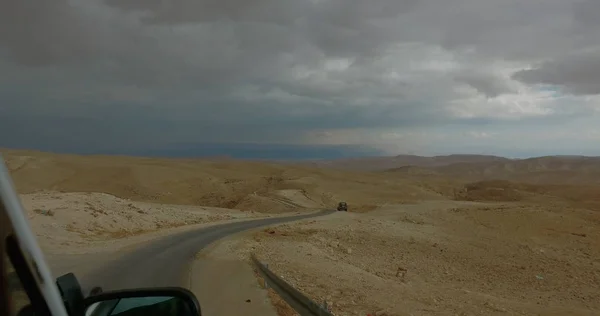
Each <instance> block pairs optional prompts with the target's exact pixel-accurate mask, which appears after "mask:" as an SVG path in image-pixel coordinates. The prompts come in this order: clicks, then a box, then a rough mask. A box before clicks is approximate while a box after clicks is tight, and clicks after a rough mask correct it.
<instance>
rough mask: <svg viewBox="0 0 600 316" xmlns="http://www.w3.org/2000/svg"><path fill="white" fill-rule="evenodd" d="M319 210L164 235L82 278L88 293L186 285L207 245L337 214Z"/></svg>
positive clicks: (81, 280) (83, 285)
mask: <svg viewBox="0 0 600 316" xmlns="http://www.w3.org/2000/svg"><path fill="white" fill-rule="evenodd" d="M334 212H335V211H330V210H324V211H321V212H317V213H311V214H303V215H296V216H289V217H278V218H267V219H258V220H250V221H243V222H236V223H228V224H221V225H215V226H211V227H206V228H202V229H198V230H193V231H187V232H184V233H179V234H174V235H170V236H167V237H163V238H160V239H158V240H156V241H153V242H150V243H147V244H144V245H143V246H141V247H140V248H138V249H136V250H134V251H132V252H130V253H128V254H126V255H123V256H121V257H119V258H116V259H115V260H114V261H111V262H110V263H108V264H106V265H104V266H102V267H100V268H99V269H97V270H95V271H94V272H93V273H86V275H83V276H82V277H79V276H78V278H79V279H80V282H81V284H82V287H83V289H84V291H86V292H85V293H87V292H88V290H89V289H91V287H93V286H101V287H102V288H103V289H104V290H105V291H108V290H116V289H123V288H134V287H154V286H183V287H185V284H186V280H185V278H186V277H189V276H188V271H189V269H188V267H189V264H190V263H191V262H192V260H193V258H194V256H195V255H196V254H197V253H198V252H199V251H200V250H201V249H202V248H204V247H206V246H207V245H209V244H211V243H213V242H215V241H217V240H219V239H221V238H223V237H226V236H228V235H231V234H235V233H239V232H242V231H245V230H249V229H254V228H259V227H261V226H267V225H273V224H281V223H285V222H291V221H296V220H302V219H308V218H313V217H319V216H324V215H328V214H331V213H334Z"/></svg>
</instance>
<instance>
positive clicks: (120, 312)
mask: <svg viewBox="0 0 600 316" xmlns="http://www.w3.org/2000/svg"><path fill="white" fill-rule="evenodd" d="M83 305H84V310H85V313H84V315H85V316H137V315H140V316H148V315H153V316H201V315H202V313H201V311H200V304H199V303H198V300H197V299H196V296H195V295H194V294H193V293H192V292H190V291H189V290H186V289H184V288H181V287H162V288H146V289H132V290H119V291H110V292H102V293H98V294H95V295H93V296H90V297H87V298H86V299H85V300H84V302H83Z"/></svg>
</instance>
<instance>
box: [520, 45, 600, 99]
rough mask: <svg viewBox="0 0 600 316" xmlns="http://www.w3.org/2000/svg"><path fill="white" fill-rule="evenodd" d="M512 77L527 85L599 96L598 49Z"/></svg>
mask: <svg viewBox="0 0 600 316" xmlns="http://www.w3.org/2000/svg"><path fill="white" fill-rule="evenodd" d="M514 77H515V78H516V79H518V80H521V81H523V82H525V83H528V84H550V85H556V86H558V87H561V88H562V89H563V90H564V91H565V92H567V93H573V94H600V49H599V50H594V51H591V52H586V53H584V54H572V55H568V56H566V57H564V58H560V59H556V60H552V61H548V62H545V63H542V64H541V65H540V66H539V67H537V68H534V69H530V70H523V71H520V72H517V73H516V74H515V75H514Z"/></svg>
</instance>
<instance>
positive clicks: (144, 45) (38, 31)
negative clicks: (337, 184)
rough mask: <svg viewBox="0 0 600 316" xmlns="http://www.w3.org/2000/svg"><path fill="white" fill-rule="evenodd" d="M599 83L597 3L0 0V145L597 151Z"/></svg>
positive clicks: (510, 153)
mask: <svg viewBox="0 0 600 316" xmlns="http://www.w3.org/2000/svg"><path fill="white" fill-rule="evenodd" d="M599 94H600V1H597V0H528V1H523V0H369V1H360V0H73V1H69V0H54V1H37V0H19V1H17V0H8V1H2V2H1V3H0V147H20V148H35V149H42V150H52V151H66V152H81V153H127V154H148V153H154V154H157V153H160V154H162V155H170V154H172V155H184V156H185V155H196V154H198V153H201V154H207V155H219V154H223V153H224V152H227V153H231V152H234V153H235V154H234V155H238V156H244V152H246V149H248V148H250V149H253V152H254V154H253V155H255V154H256V151H259V152H260V151H263V150H264V152H265V154H264V155H266V156H269V155H271V156H272V157H269V158H280V157H278V156H281V155H282V153H284V152H287V154H286V155H287V156H290V155H291V156H295V157H299V158H306V157H310V158H319V157H321V158H332V157H338V156H352V155H396V154H417V155H443V154H453V153H472V154H495V155H501V156H507V157H529V156H540V155H551V154H574V155H600V96H599ZM273 148H275V149H273ZM290 148H294V150H291V149H290Z"/></svg>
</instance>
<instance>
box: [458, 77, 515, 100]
mask: <svg viewBox="0 0 600 316" xmlns="http://www.w3.org/2000/svg"><path fill="white" fill-rule="evenodd" d="M454 79H455V80H456V81H459V82H463V83H466V84H468V85H470V86H471V87H473V88H475V89H477V91H479V92H481V93H483V94H484V95H486V96H487V97H489V98H493V97H497V96H498V95H500V94H504V93H512V92H515V91H514V89H512V88H511V87H509V86H508V85H507V84H506V81H505V80H502V79H500V78H497V77H494V76H493V75H491V74H487V73H481V72H475V71H464V72H459V73H457V74H456V75H455V76H454Z"/></svg>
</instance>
